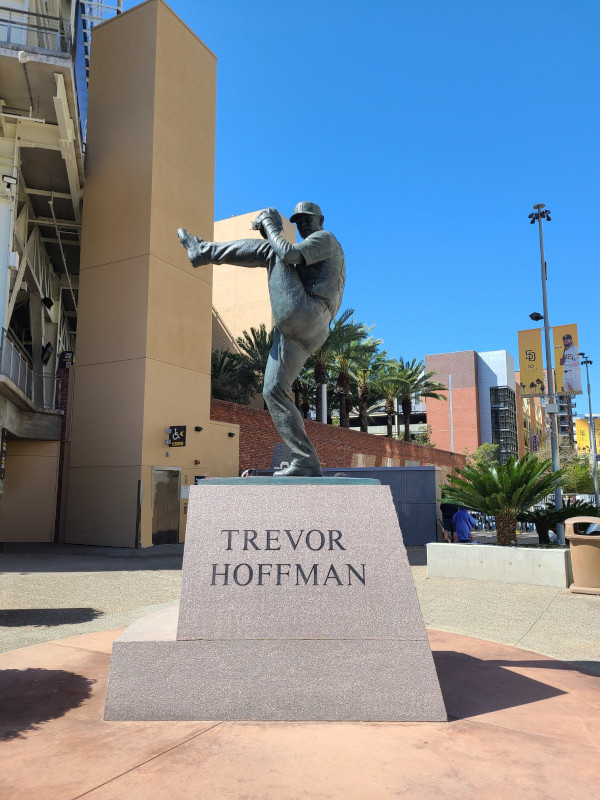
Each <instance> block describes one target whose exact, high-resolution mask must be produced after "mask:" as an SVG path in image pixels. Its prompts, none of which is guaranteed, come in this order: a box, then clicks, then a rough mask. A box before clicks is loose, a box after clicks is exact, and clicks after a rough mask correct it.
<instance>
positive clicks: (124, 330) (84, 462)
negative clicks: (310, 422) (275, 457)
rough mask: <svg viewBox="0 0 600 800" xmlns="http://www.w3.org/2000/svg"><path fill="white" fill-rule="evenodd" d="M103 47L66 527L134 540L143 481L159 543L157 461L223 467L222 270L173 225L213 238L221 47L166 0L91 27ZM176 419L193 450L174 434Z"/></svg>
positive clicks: (145, 523)
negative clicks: (218, 301)
mask: <svg viewBox="0 0 600 800" xmlns="http://www.w3.org/2000/svg"><path fill="white" fill-rule="evenodd" d="M93 52H94V56H93V64H92V68H91V75H90V94H89V114H88V145H87V147H88V157H87V158H88V161H87V176H86V185H85V191H84V216H83V231H82V271H81V281H80V313H79V321H78V342H77V350H76V353H75V367H74V369H75V381H74V390H73V424H72V441H71V450H70V474H69V491H68V499H67V503H66V506H67V511H66V534H65V540H66V541H70V542H88V543H94V544H111V545H119V546H125V547H131V546H133V544H134V542H135V528H136V514H137V488H138V481H139V480H142V482H143V501H142V508H141V520H142V524H141V541H142V545H143V546H148V545H150V544H151V543H152V507H151V501H152V497H151V495H152V492H151V468H152V466H161V467H165V468H167V469H176V468H178V467H179V468H181V470H182V473H184V472H189V471H190V468H191V466H193V462H194V459H195V458H198V459H199V460H200V461H201V464H202V466H203V467H204V468H205V469H206V470H207V471H209V470H210V468H211V466H210V443H209V437H208V435H207V436H205V437H202V436H201V434H195V433H194V426H196V425H199V426H201V427H203V428H204V429H205V430H206V431H208V429H209V403H210V350H211V335H212V334H211V328H212V321H211V309H212V303H211V301H212V267H210V266H209V267H202V268H200V269H197V270H196V269H194V268H193V267H192V266H191V265H190V264H189V262H188V260H187V257H186V254H185V251H184V250H183V248H182V247H181V245H180V244H179V242H178V240H177V235H176V231H177V228H178V227H182V226H183V227H187V228H190V229H191V230H194V231H195V232H197V233H199V234H200V235H201V236H203V237H204V238H212V236H213V194H214V174H213V173H214V129H215V85H216V59H215V57H214V55H213V54H212V53H211V52H210V51H209V50H208V49H207V48H206V47H205V45H204V44H203V43H202V42H200V40H199V39H198V38H197V37H196V36H195V35H194V34H193V33H192V32H191V31H190V30H189V29H188V28H187V27H186V26H185V25H184V24H183V23H182V22H181V20H179V19H178V18H177V17H176V15H175V14H174V13H173V12H172V11H171V10H170V9H169V8H168V7H167V6H166V5H165V3H164V2H162V0H149V2H147V3H144V4H142V5H139V6H136V7H134V8H133V9H131V10H130V11H128V12H126V13H125V14H122V15H119V16H118V17H116V18H114V19H112V20H110V21H109V22H107V23H105V24H103V25H101V26H99V27H97V28H95V29H94V33H93ZM171 425H187V426H188V439H187V440H188V445H187V446H186V447H184V448H168V447H167V446H165V444H164V439H165V428H166V427H168V426H171ZM167 453H169V455H168V456H167ZM234 474H237V465H236V469H235V473H234ZM182 508H183V504H182ZM181 527H182V528H183V526H181Z"/></svg>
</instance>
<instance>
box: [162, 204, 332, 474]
mask: <svg viewBox="0 0 600 800" xmlns="http://www.w3.org/2000/svg"><path fill="white" fill-rule="evenodd" d="M323 219H324V218H323V214H322V213H321V209H320V208H319V206H318V205H317V204H316V203H308V202H304V203H298V205H297V206H296V207H295V208H294V213H293V214H292V216H291V217H290V220H291V221H292V222H295V223H296V226H297V228H298V233H299V234H300V236H301V237H302V239H303V241H302V242H299V243H298V244H290V243H289V242H288V241H286V240H285V239H284V238H283V236H282V235H281V231H282V230H283V221H282V219H281V215H280V214H279V212H278V211H276V210H275V209H274V208H267V209H265V210H264V211H261V212H260V214H259V215H258V216H257V217H256V219H255V220H254V222H253V223H252V227H253V228H254V229H255V230H259V231H260V232H261V234H262V235H263V236H264V238H265V239H266V241H264V242H262V241H260V239H239V240H238V241H235V242H205V241H204V240H203V239H200V238H199V237H198V236H192V235H191V234H190V233H188V232H187V231H186V230H185V229H184V228H180V229H179V231H178V235H179V239H180V241H181V244H182V245H183V246H184V247H185V249H186V250H187V254H188V258H189V260H190V262H191V263H192V265H193V266H194V267H200V266H203V265H205V264H234V265H236V266H240V267H266V269H267V271H268V283H269V296H270V299H271V308H272V311H273V319H274V320H275V338H274V341H273V348H272V350H271V352H270V354H269V360H268V362H267V369H266V372H265V383H264V388H263V395H264V398H265V402H266V404H267V408H268V409H269V411H270V413H271V417H272V418H273V422H274V423H275V427H276V428H277V430H278V431H279V434H280V435H281V438H282V439H283V441H284V442H285V443H286V444H287V445H288V447H289V448H290V450H291V451H292V455H293V459H292V462H291V464H290V465H289V467H286V468H285V469H282V470H279V471H278V472H275V475H280V476H287V477H296V476H320V475H321V466H320V464H319V459H318V456H317V453H316V451H315V448H314V447H313V446H312V444H311V442H310V440H309V438H308V436H307V435H306V430H305V428H304V422H303V420H302V415H301V414H300V412H299V411H298V409H297V408H296V406H295V405H294V403H293V402H292V399H291V396H290V392H291V389H292V383H293V382H294V381H295V380H296V378H297V377H298V375H299V373H300V370H301V369H302V367H303V366H304V364H305V363H306V360H307V358H308V357H309V356H310V355H311V354H312V353H314V352H315V351H316V350H317V349H318V348H319V347H321V345H322V344H324V342H325V340H326V339H327V336H328V335H329V324H330V322H331V320H332V319H333V318H334V317H335V315H336V314H337V312H338V310H339V308H340V304H341V302H342V294H343V291H344V283H345V279H346V263H345V260H344V252H343V250H342V248H341V245H340V243H339V242H338V240H337V239H336V238H335V236H334V235H333V234H332V233H330V232H329V231H325V230H323Z"/></svg>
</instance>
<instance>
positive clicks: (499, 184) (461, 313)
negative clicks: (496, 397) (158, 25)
mask: <svg viewBox="0 0 600 800" xmlns="http://www.w3.org/2000/svg"><path fill="white" fill-rule="evenodd" d="M131 5H134V3H130V4H129V7H131ZM170 5H171V7H172V8H173V10H174V11H175V12H176V13H177V14H179V16H180V17H181V18H182V19H183V20H184V21H185V22H186V23H187V24H188V25H189V26H190V27H191V28H192V30H194V31H195V32H196V33H197V34H198V36H199V37H200V38H201V39H202V40H203V41H204V42H205V44H206V45H207V46H208V47H210V49H211V50H213V51H214V52H215V53H216V55H217V57H218V105H217V161H216V195H215V218H216V219H220V218H223V217H228V216H231V215H232V214H241V213H245V212H248V211H252V210H254V209H259V208H263V207H265V206H269V205H274V206H276V207H277V208H279V209H280V211H281V212H282V213H284V214H285V215H286V216H289V215H290V214H291V211H292V208H293V206H294V204H295V203H296V202H297V201H298V200H313V201H315V202H317V203H319V205H320V206H321V207H322V209H323V212H324V214H325V227H326V228H328V229H329V230H331V231H333V232H334V233H335V234H336V236H337V237H338V239H339V240H340V242H341V243H342V246H343V247H344V250H345V253H346V260H347V284H346V292H345V296H344V302H343V306H344V307H352V308H355V309H356V317H357V318H358V319H360V320H361V321H364V322H366V323H368V324H373V325H376V329H375V333H376V334H377V335H378V336H379V337H380V338H382V339H384V341H385V347H386V348H387V350H388V354H389V355H390V356H394V357H398V356H403V357H406V358H412V357H418V358H423V357H424V356H425V354H426V353H438V352H445V351H453V350H467V349H475V350H479V351H485V350H496V349H507V350H508V351H509V352H510V353H512V355H513V356H514V357H515V361H516V360H517V355H518V354H517V330H518V329H519V328H527V327H533V324H532V323H531V322H530V320H529V317H528V315H529V313H530V312H531V311H535V310H537V311H540V312H541V311H542V300H541V284H540V266H539V247H538V235H537V226H533V225H529V220H528V219H527V215H528V214H529V213H530V212H531V210H532V205H533V204H534V203H537V202H544V203H546V204H547V206H548V207H549V208H550V209H551V210H552V212H553V213H552V222H550V223H548V224H547V225H546V226H545V244H546V260H547V262H548V273H549V274H548V297H549V308H550V315H549V316H550V321H551V322H552V324H556V325H560V324H567V323H573V322H577V323H578V324H579V338H580V347H581V349H582V350H585V351H586V352H588V353H589V354H590V355H591V357H592V358H594V360H595V363H594V366H593V367H592V370H591V375H590V377H591V380H592V389H593V391H595V401H594V406H595V411H596V412H598V413H600V333H599V328H600V324H599V313H598V308H599V297H600V292H599V284H600V279H599V277H598V275H599V269H598V262H599V259H598V245H597V242H598V237H597V235H596V229H597V227H598V217H599V216H600V197H599V196H598V187H599V186H600V168H599V156H598V152H599V148H598V135H599V131H600V119H599V111H598V68H599V65H600V64H599V62H600V34H599V31H600V4H599V3H598V2H597V0H571V2H569V3H564V2H557V0H545V2H544V3H541V4H540V3H524V2H523V0H518V1H517V0H501V2H489V0H430V2H419V1H418V0H413V1H412V2H407V1H406V0H396V2H393V1H392V0H378V2H373V3H370V4H369V3H364V2H361V3H359V2H356V0H321V2H319V3H303V4H299V3H294V4H292V3H281V2H278V3H275V2H272V1H271V0H263V2H259V3H250V2H247V0H221V2H220V3H219V4H216V3H210V4H209V3H204V2H197V0H195V1H194V2H192V1H191V0H171V2H170ZM126 7H127V6H126ZM586 410H587V398H586V397H585V396H584V397H582V398H579V399H578V402H577V412H578V413H580V414H581V413H584V412H585V411H586Z"/></svg>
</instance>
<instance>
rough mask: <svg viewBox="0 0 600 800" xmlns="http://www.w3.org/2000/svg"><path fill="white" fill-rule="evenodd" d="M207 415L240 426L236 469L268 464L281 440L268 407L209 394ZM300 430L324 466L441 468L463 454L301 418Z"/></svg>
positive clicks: (448, 466) (448, 468)
mask: <svg viewBox="0 0 600 800" xmlns="http://www.w3.org/2000/svg"><path fill="white" fill-rule="evenodd" d="M210 417H211V419H213V420H216V421H219V422H230V423H234V424H236V425H239V426H240V470H245V469H250V468H254V469H268V468H269V466H270V464H271V455H272V453H273V446H274V445H275V443H276V442H280V441H281V437H280V436H279V434H278V433H277V430H276V429H275V426H274V425H273V422H272V420H271V416H270V414H269V412H268V411H263V410H262V409H257V408H250V407H249V406H240V405H236V404H235V403H227V402H225V401H223V400H211V403H210ZM305 425H306V431H307V433H308V435H309V437H310V440H311V442H312V443H313V444H314V446H315V448H316V450H317V453H318V455H319V459H320V461H321V464H322V465H323V466H324V467H339V468H340V469H342V468H344V467H359V466H364V467H381V466H384V467H404V466H406V464H407V462H409V465H410V463H412V464H413V465H416V462H418V464H419V465H421V466H426V465H433V466H436V467H441V468H442V473H443V474H445V473H447V472H450V471H452V470H453V469H454V467H463V466H464V465H465V457H464V456H463V455H459V454H457V453H449V452H447V451H446V450H439V449H438V448H435V447H424V446H423V445H419V444H413V443H412V442H403V441H399V440H398V439H388V438H387V437H384V436H374V435H372V434H369V433H360V432H359V431H351V430H347V429H345V428H337V427H334V426H333V425H324V424H323V423H321V422H312V421H309V420H305Z"/></svg>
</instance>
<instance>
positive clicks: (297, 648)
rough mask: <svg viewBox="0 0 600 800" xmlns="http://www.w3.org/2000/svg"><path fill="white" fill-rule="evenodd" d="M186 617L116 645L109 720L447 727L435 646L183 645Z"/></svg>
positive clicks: (169, 617)
mask: <svg viewBox="0 0 600 800" xmlns="http://www.w3.org/2000/svg"><path fill="white" fill-rule="evenodd" d="M178 612H179V607H178V606H174V607H171V608H168V609H165V610H162V611H159V612H155V613H154V614H150V615H148V616H147V617H144V618H143V619H141V620H138V621H137V622H136V623H134V624H133V625H131V626H130V627H129V628H128V629H127V630H126V631H125V632H124V633H123V634H122V635H121V636H120V637H119V638H118V639H117V640H116V641H115V643H114V646H113V652H112V659H111V668H110V679H109V683H108V692H107V698H106V707H105V716H104V718H105V719H106V720H268V721H286V720H287V721H299V720H303V721H332V722H333V721H340V722H341V721H368V722H391V721H396V722H404V721H421V722H423V721H425V722H430V721H431V722H436V721H445V720H446V710H445V707H444V701H443V699H442V695H441V692H440V688H439V684H438V680H437V674H436V672H435V667H434V664H433V659H432V656H431V651H430V649H429V643H428V641H427V639H417V640H398V639H364V640H347V639H346V640H344V639H339V640H318V639H272V640H264V639H257V640H252V641H248V640H243V641H242V640H177V639H176V633H177V621H178Z"/></svg>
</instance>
